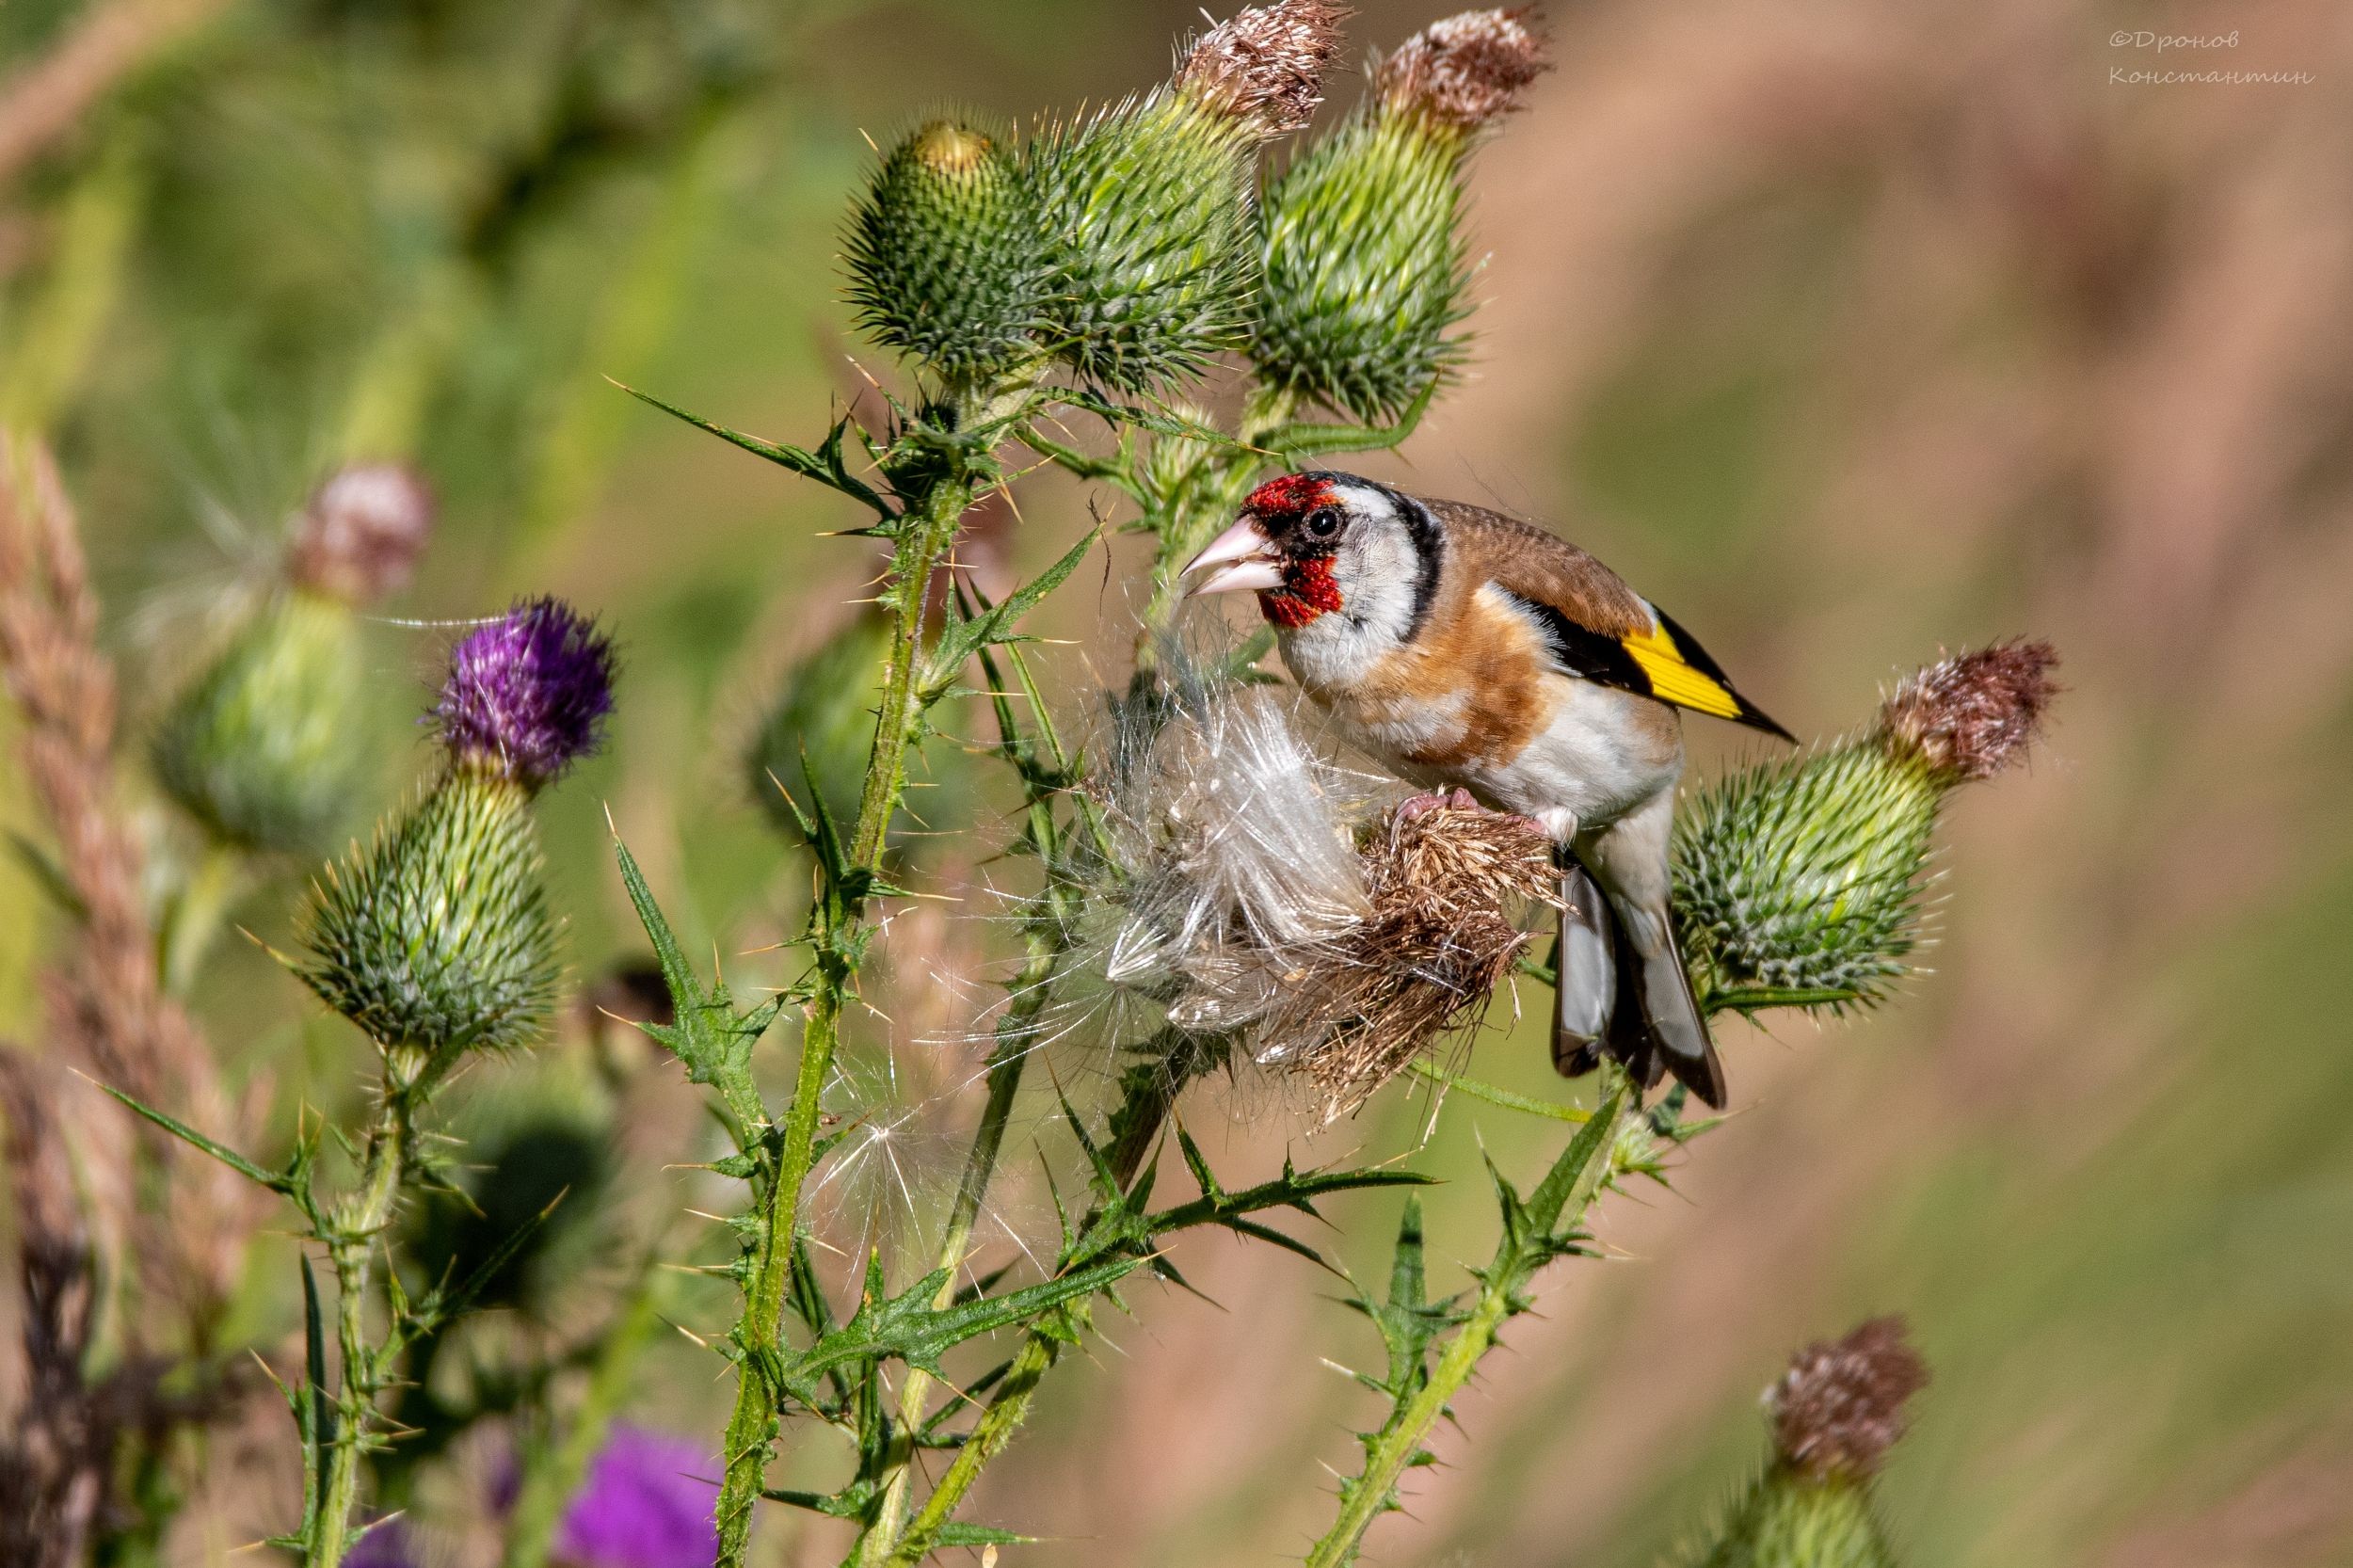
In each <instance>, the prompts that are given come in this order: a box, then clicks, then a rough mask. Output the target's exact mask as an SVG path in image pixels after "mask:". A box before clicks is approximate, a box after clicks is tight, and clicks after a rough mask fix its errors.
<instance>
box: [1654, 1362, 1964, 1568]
mask: <svg viewBox="0 0 2353 1568" xmlns="http://www.w3.org/2000/svg"><path fill="white" fill-rule="evenodd" d="M1928 1381H1929V1374H1928V1368H1927V1367H1926V1366H1925V1365H1923V1364H1922V1362H1921V1360H1920V1357H1919V1355H1918V1354H1917V1353H1916V1352H1914V1351H1913V1349H1912V1347H1911V1346H1910V1345H1909V1344H1907V1343H1905V1340H1904V1325H1903V1320H1902V1319H1900V1318H1876V1319H1873V1320H1871V1321H1869V1322H1867V1323H1865V1324H1864V1325H1863V1326H1862V1327H1861V1328H1858V1329H1856V1330H1855V1331H1854V1332H1853V1333H1852V1334H1850V1335H1849V1336H1847V1337H1845V1338H1844V1339H1839V1340H1835V1341H1827V1342H1824V1343H1820V1344H1815V1345H1809V1346H1807V1347H1806V1348H1805V1349H1804V1350H1802V1351H1800V1352H1798V1354H1797V1356H1796V1357H1795V1358H1794V1359H1793V1360H1792V1361H1791V1362H1790V1364H1789V1369H1788V1371H1787V1372H1785V1373H1784V1374H1783V1375H1782V1377H1781V1379H1780V1381H1779V1382H1777V1383H1775V1384H1773V1386H1772V1387H1771V1388H1770V1389H1769V1390H1767V1392H1766V1395H1765V1407H1766V1413H1767V1416H1769V1419H1770V1421H1771V1423H1772V1433H1773V1458H1772V1462H1771V1463H1770V1464H1768V1465H1767V1466H1766V1469H1765V1473H1764V1474H1763V1475H1762V1476H1761V1477H1759V1478H1758V1479H1757V1480H1756V1483H1755V1484H1754V1485H1753V1486H1752V1487H1751V1488H1750V1489H1749V1491H1748V1494H1747V1496H1744V1497H1742V1498H1741V1500H1740V1501H1739V1503H1738V1504H1737V1505H1736V1506H1735V1508H1734V1510H1733V1512H1732V1514H1731V1516H1730V1517H1729V1518H1728V1519H1726V1520H1725V1522H1724V1527H1723V1533H1722V1537H1721V1540H1719V1541H1718V1542H1717V1544H1716V1545H1715V1547H1714V1549H1713V1550H1711V1551H1710V1552H1709V1553H1708V1554H1707V1556H1706V1557H1705V1558H1703V1559H1702V1560H1701V1563H1702V1568H1890V1565H1892V1564H1893V1563H1894V1562H1895V1560H1896V1558H1895V1554H1894V1553H1893V1552H1892V1551H1891V1550H1890V1549H1889V1548H1888V1544H1887V1537H1886V1533H1885V1531H1883V1530H1882V1529H1881V1527H1880V1523H1879V1519H1878V1517H1877V1515H1876V1513H1875V1512H1874V1510H1873V1508H1872V1506H1871V1490H1872V1486H1873V1483H1874V1482H1875V1481H1876V1480H1878V1478H1879V1473H1880V1470H1881V1467H1882V1466H1883V1465H1884V1464H1886V1461H1887V1452H1888V1450H1889V1449H1890V1448H1893V1447H1894V1446H1895V1444H1896V1441H1897V1438H1899V1437H1901V1436H1902V1435H1903V1433H1904V1420H1905V1418H1904V1406H1905V1404H1906V1403H1907V1402H1908V1401H1909V1400H1911V1399H1912V1397H1913V1395H1914V1394H1917V1393H1918V1392H1919V1391H1920V1390H1921V1389H1922V1388H1924V1387H1926V1386H1927V1385H1928Z"/></svg>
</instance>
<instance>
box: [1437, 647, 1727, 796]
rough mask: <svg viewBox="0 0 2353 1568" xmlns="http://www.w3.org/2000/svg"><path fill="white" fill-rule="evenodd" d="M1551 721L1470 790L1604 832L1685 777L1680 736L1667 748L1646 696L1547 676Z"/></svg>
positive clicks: (1592, 683)
mask: <svg viewBox="0 0 2353 1568" xmlns="http://www.w3.org/2000/svg"><path fill="white" fill-rule="evenodd" d="M1546 684H1547V688H1548V690H1547V695H1548V696H1551V697H1552V698H1553V699H1554V701H1555V703H1556V706H1555V707H1554V709H1553V716H1552V723H1551V724H1550V725H1548V726H1546V727H1545V729H1544V731H1543V732H1542V733H1541V734H1539V735H1537V736H1536V738H1535V739H1534V740H1532V741H1530V742H1529V744H1528V745H1527V746H1526V747H1525V748H1524V749H1522V751H1521V752H1520V754H1519V755H1518V756H1517V757H1514V758H1513V759H1512V760H1510V761H1508V762H1502V763H1498V764H1497V765H1495V766H1493V767H1490V768H1487V769H1484V770H1482V776H1481V778H1480V779H1479V780H1477V781H1476V782H1474V783H1472V785H1471V788H1472V790H1473V791H1474V792H1477V793H1481V794H1483V795H1486V796H1488V797H1489V798H1490V799H1492V801H1493V802H1494V804H1496V805H1497V806H1499V807H1501V808H1503V809H1505V810H1507V811H1519V812H1523V813H1525V814H1527V815H1529V816H1533V817H1541V816H1543V815H1544V814H1545V813H1546V812H1547V811H1551V810H1558V809H1566V810H1569V811H1573V812H1575V813H1576V814H1577V824H1578V826H1579V827H1580V828H1581V829H1587V830H1590V829H1593V828H1595V827H1606V826H1608V825H1609V824H1611V823H1614V822H1616V821H1617V820H1618V819H1619V818H1621V817H1624V816H1625V815H1626V814H1627V813H1629V812H1631V811H1633V810H1635V809H1636V808H1639V807H1641V806H1642V805H1643V804H1644V803H1646V802H1648V801H1650V800H1652V799H1655V798H1656V797H1657V795H1658V794H1659V792H1661V791H1666V790H1672V789H1673V788H1674V786H1675V780H1676V779H1677V778H1679V777H1680V776H1682V774H1683V740H1682V736H1681V733H1680V732H1679V731H1674V732H1671V733H1673V740H1672V742H1671V743H1668V744H1662V741H1661V737H1660V735H1659V733H1658V730H1657V728H1656V723H1655V716H1654V715H1652V714H1649V713H1644V712H1638V711H1637V705H1638V704H1639V705H1641V707H1643V708H1652V707H1656V706H1657V705H1656V704H1655V703H1653V702H1652V701H1651V699H1650V698H1648V697H1641V696H1634V695H1633V694H1632V693H1631V692H1622V691H1619V690H1618V689H1617V688H1616V687H1614V686H1604V685H1601V684H1599V683H1598V682H1595V681H1592V680H1580V679H1579V678H1577V677H1576V676H1572V675H1558V676H1550V677H1547V678H1546Z"/></svg>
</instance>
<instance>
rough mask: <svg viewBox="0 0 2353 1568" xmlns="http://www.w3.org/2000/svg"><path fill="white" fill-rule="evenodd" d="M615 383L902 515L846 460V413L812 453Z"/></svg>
mask: <svg viewBox="0 0 2353 1568" xmlns="http://www.w3.org/2000/svg"><path fill="white" fill-rule="evenodd" d="M613 384H614V385H615V386H616V387H619V388H620V389H621V391H623V392H627V393H629V395H630V396H632V397H633V398H635V399H637V400H638V401H639V402H640V403H650V404H652V405H653V406H654V407H655V408H659V409H661V410H662V411H663V412H664V413H665V414H668V415H669V416H670V417H671V418H672V419H676V420H682V421H684V422H685V423H686V424H691V425H693V426H694V427H695V428H696V429H697V430H707V431H709V432H710V433H711V434H712V435H714V436H716V437H718V438H719V439H720V440H723V441H726V442H727V443H728V444H729V445H730V446H740V447H742V448H743V449H744V451H746V452H748V453H750V454H752V455H753V456H756V457H764V458H766V459H767V460H768V461H769V462H772V463H775V464H776V465H777V466H778V467H781V468H786V469H790V470H792V472H794V473H797V474H799V475H800V476H801V477H802V478H804V479H814V480H815V481H817V483H819V484H821V485H823V486H824V487H825V488H827V489H833V490H839V491H840V492H841V493H842V494H843V495H846V496H848V497H850V498H851V499H852V500H854V501H858V502H862V503H864V504H866V505H868V506H871V507H872V508H873V509H874V511H875V513H876V514H877V515H879V516H880V517H881V518H882V520H884V521H885V522H893V521H896V520H897V519H898V516H899V514H898V513H897V512H896V511H895V510H893V509H892V507H891V504H890V503H889V502H888V501H885V500H884V499H883V497H882V493H881V492H880V491H878V490H876V489H875V488H873V487H872V485H869V484H868V483H867V482H866V481H865V480H863V479H860V478H858V477H857V476H856V474H854V473H852V472H850V469H849V464H848V462H847V460H846V459H844V458H843V456H842V455H841V439H842V437H843V436H844V435H845V434H846V433H847V432H848V430H849V428H850V421H849V418H848V416H847V415H844V416H843V417H842V418H840V419H838V420H836V421H835V422H834V424H833V427H832V428H831V429H830V430H828V431H826V432H825V439H824V440H823V441H821V442H819V443H818V447H817V450H816V451H814V452H811V451H809V450H808V449H807V448H805V447H798V446H787V445H783V444H780V443H778V442H776V441H764V440H760V438H759V437H758V436H747V435H745V434H744V432H743V431H741V430H730V429H728V427H727V426H726V425H724V424H714V423H713V422H712V421H710V420H707V419H705V418H703V417H702V415H700V414H690V413H688V412H687V411H686V410H685V409H683V408H680V407H679V406H678V405H677V404H675V403H668V402H664V400H663V399H661V398H659V397H656V396H655V395H654V394H653V393H651V392H640V391H638V389H636V388H635V387H632V386H627V385H624V384H623V383H621V382H619V381H616V382H614V383H613Z"/></svg>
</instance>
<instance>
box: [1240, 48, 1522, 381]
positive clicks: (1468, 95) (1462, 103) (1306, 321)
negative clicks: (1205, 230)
mask: <svg viewBox="0 0 2353 1568" xmlns="http://www.w3.org/2000/svg"><path fill="white" fill-rule="evenodd" d="M1544 70H1545V49H1544V40H1543V39H1542V37H1541V36H1540V35H1539V34H1538V33H1537V32H1536V31H1535V30H1534V29H1533V28H1532V27H1531V25H1530V24H1529V21H1528V18H1527V13H1525V12H1523V11H1511V10H1490V11H1465V13H1463V14H1462V15H1460V16H1456V17H1451V18H1449V19H1448V20H1447V21H1444V22H1440V23H1436V24H1433V25H1432V26H1431V27H1429V28H1427V29H1426V30H1424V31H1423V32H1421V33H1420V34H1418V35H1417V36H1416V37H1415V38H1413V39H1412V40H1409V41H1408V42H1407V43H1406V44H1405V46H1404V47H1403V48H1401V49H1400V50H1399V51H1398V52H1397V53H1396V54H1394V55H1392V56H1389V57H1388V59H1387V60H1386V61H1385V62H1384V63H1383V64H1382V66H1381V68H1380V70H1379V72H1378V73H1377V74H1376V76H1375V79H1374V91H1373V97H1372V100H1371V101H1370V102H1369V104H1367V105H1366V107H1365V108H1363V109H1362V110H1360V111H1358V112H1357V113H1356V114H1355V115H1354V116H1353V117H1352V118H1351V119H1350V120H1348V121H1347V122H1346V123H1344V124H1342V125H1341V126H1340V127H1339V128H1338V129H1337V130H1335V131H1334V132H1333V133H1332V134H1331V135H1330V136H1326V137H1324V138H1323V139H1322V140H1321V141H1320V142H1318V143H1317V144H1316V145H1315V146H1314V147H1312V148H1310V149H1308V151H1307V152H1306V153H1305V155H1304V156H1302V157H1301V158H1300V159H1299V161H1298V162H1297V163H1295V164H1293V165H1292V166H1291V168H1289V170H1288V171H1287V172H1285V174H1284V175H1283V177H1282V178H1281V179H1280V180H1277V181H1276V182H1275V183H1274V184H1273V188H1272V189H1270V190H1269V191H1268V193H1267V197H1266V201H1265V204H1264V207H1263V208H1262V210H1261V212H1260V215H1259V249H1260V265H1261V268H1262V270H1263V273H1264V278H1263V280H1262V282H1261V284H1260V290H1259V303H1258V319H1257V334H1256V339H1255V341H1254V343H1253V344H1252V354H1253V357H1254V358H1256V359H1257V362H1258V366H1259V369H1260V370H1261V372H1262V373H1263V374H1264V375H1265V376H1267V377H1268V378H1269V379H1270V380H1273V382H1275V383H1276V384H1277V385H1280V386H1284V387H1287V388H1289V390H1290V391H1292V392H1295V393H1297V394H1299V395H1301V396H1303V397H1308V398H1312V399H1315V400H1316V401H1318V402H1321V403H1324V404H1327V405H1329V406H1330V407H1332V408H1336V409H1338V410H1339V411H1341V412H1343V413H1345V414H1348V415H1350V416H1351V417H1353V418H1356V419H1360V420H1368V421H1382V420H1392V419H1395V418H1396V417H1397V416H1398V415H1399V414H1400V413H1401V412H1402V411H1403V410H1404V409H1405V408H1408V407H1409V406H1410V405H1412V404H1413V403H1414V401H1415V400H1416V399H1417V398H1418V397H1420V396H1421V395H1422V393H1424V392H1427V391H1428V390H1429V389H1430V388H1431V387H1432V385H1433V383H1434V382H1435V381H1436V380H1437V378H1438V377H1439V376H1443V375H1445V374H1446V373H1447V371H1448V370H1449V368H1450V367H1452V366H1453V365H1454V364H1455V363H1457V362H1458V361H1459V360H1461V358H1462V350H1463V345H1462V342H1461V340H1460V339H1459V338H1449V336H1448V335H1447V334H1448V330H1449V328H1452V327H1453V326H1454V325H1455V323H1457V322H1459V321H1461V320H1462V319H1463V318H1464V317H1465V315H1467V314H1468V313H1469V307H1468V305H1467V303H1466V300H1465V295H1466V293H1467V290H1468V285H1469V270H1470V269H1469V266H1468V264H1467V257H1466V255H1465V248H1464V243H1463V237H1462V233H1461V216H1462V205H1463V183H1462V170H1463V160H1464V156H1465V153H1467V152H1469V150H1470V149H1471V147H1472V146H1473V144H1474V143H1475V142H1476V140H1477V139H1478V134H1479V133H1480V132H1481V130H1483V129H1485V128H1486V127H1487V126H1488V125H1490V124H1492V123H1494V122H1495V121H1496V120H1499V119H1501V118H1502V117H1503V116H1504V115H1505V114H1507V113H1509V112H1510V111H1511V110H1512V109H1513V108H1515V107H1517V106H1518V104H1519V98H1520V94H1521V92H1522V91H1523V90H1524V89H1525V88H1527V86H1528V85H1529V83H1530V82H1531V81H1533V80H1534V79H1535V78H1536V76H1537V75H1538V74H1539V73H1540V72H1543V71H1544Z"/></svg>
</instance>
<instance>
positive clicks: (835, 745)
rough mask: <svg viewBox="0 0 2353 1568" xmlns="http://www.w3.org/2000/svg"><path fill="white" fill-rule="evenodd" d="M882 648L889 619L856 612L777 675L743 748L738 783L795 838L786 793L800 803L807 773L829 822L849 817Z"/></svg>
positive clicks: (877, 696) (804, 800) (876, 695)
mask: <svg viewBox="0 0 2353 1568" xmlns="http://www.w3.org/2000/svg"><path fill="white" fill-rule="evenodd" d="M889 651H890V626H889V623H888V622H887V621H885V620H884V619H883V618H882V617H881V616H869V615H861V616H858V617H856V619H855V620H853V621H851V622H850V623H849V624H848V625H847V626H844V627H843V628H841V630H840V631H839V632H835V633H834V634H833V635H832V636H830V637H828V638H826V639H825V641H824V642H823V643H821V644H820V645H818V647H817V648H816V650H815V651H814V652H812V653H810V654H809V655H808V658H807V659H805V660H803V661H802V662H801V663H800V664H797V665H795V666H793V668H792V670H791V671H790V672H789V673H787V675H786V676H785V679H784V681H783V684H782V686H781V687H780V688H779V689H778V690H777V692H776V698H775V700H774V702H773V704H772V705H771V706H770V707H769V709H768V711H767V712H766V714H765V715H764V716H763V717H762V718H761V720H760V728H758V729H757V730H756V731H755V732H754V733H753V735H752V740H751V744H750V745H749V746H747V747H746V748H745V749H744V789H745V790H746V791H748V792H749V793H750V796H751V798H752V800H753V801H754V802H755V803H757V804H758V805H759V807H760V810H761V811H762V812H764V813H765V814H766V815H767V817H768V820H769V821H770V822H771V823H772V824H774V825H775V826H776V831H778V832H780V833H784V834H787V835H790V836H792V837H794V838H796V839H797V838H798V837H799V835H800V831H801V829H800V826H799V819H798V818H796V817H795V816H794V815H793V809H792V805H791V804H790V803H788V801H787V800H786V796H787V795H788V794H789V795H791V796H792V799H793V800H794V801H798V802H799V803H800V805H801V807H802V808H803V809H807V808H808V804H809V802H808V780H810V779H812V778H813V779H815V780H816V784H817V795H818V798H819V799H820V800H821V801H823V802H824V807H825V809H826V810H827V811H828V812H829V813H831V815H832V817H833V820H834V821H835V822H836V823H839V824H845V830H846V824H850V823H852V822H855V821H856V817H857V808H858V793H859V791H860V788H861V787H862V786H863V784H864V782H865V778H866V753H867V748H868V747H869V746H870V745H871V744H872V742H873V739H874V712H875V709H876V706H877V705H878V704H879V702H880V701H881V692H882V676H883V664H884V661H885V659H886V658H887V657H888V654H889ZM804 759H807V761H806V763H804Z"/></svg>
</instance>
